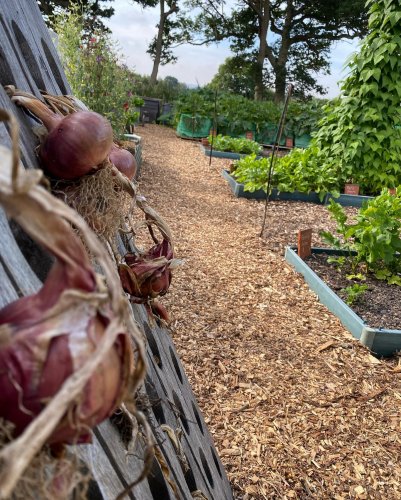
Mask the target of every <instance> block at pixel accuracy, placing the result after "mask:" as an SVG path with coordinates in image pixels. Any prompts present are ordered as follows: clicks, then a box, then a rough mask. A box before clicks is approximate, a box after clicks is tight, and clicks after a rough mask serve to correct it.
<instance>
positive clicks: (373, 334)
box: [285, 247, 401, 356]
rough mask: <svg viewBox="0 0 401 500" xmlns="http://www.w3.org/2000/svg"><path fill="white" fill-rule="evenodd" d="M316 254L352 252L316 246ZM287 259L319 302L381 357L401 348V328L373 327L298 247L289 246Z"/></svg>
mask: <svg viewBox="0 0 401 500" xmlns="http://www.w3.org/2000/svg"><path fill="white" fill-rule="evenodd" d="M312 253H315V254H317V253H326V254H330V255H348V252H346V251H345V252H340V251H338V250H333V249H328V248H312ZM285 260H286V261H287V262H288V263H289V264H291V265H292V266H293V267H294V268H295V269H296V270H297V271H298V272H299V273H301V274H302V275H303V277H304V278H305V281H306V282H307V283H308V285H309V286H310V288H311V289H312V290H313V291H314V292H315V293H316V294H317V296H318V298H319V301H320V302H321V303H322V304H324V305H325V306H326V307H327V308H328V309H329V310H330V311H331V312H332V313H333V314H335V315H336V316H337V318H338V319H339V320H340V321H341V323H342V324H343V325H344V326H345V328H346V329H347V330H348V331H349V332H350V333H351V334H352V335H353V337H355V338H356V339H358V340H359V341H360V342H361V343H362V344H363V345H364V346H366V347H368V348H369V349H370V350H371V351H372V353H373V354H376V355H378V356H391V355H392V354H394V353H395V352H396V351H399V350H401V330H386V329H383V328H370V327H369V326H368V325H367V324H366V323H365V322H364V321H363V320H362V318H361V317H360V316H358V315H357V314H355V312H354V311H353V310H352V309H351V308H350V307H349V306H348V305H347V304H346V303H345V302H344V301H343V300H341V299H340V297H339V296H338V295H337V294H336V293H334V292H333V290H331V288H330V287H328V286H327V285H326V284H325V283H324V282H323V281H322V280H321V279H320V278H319V276H318V275H317V274H316V273H315V272H314V271H312V269H311V268H310V267H309V266H308V264H307V263H306V262H304V261H303V260H302V259H301V258H300V257H299V256H298V254H297V251H296V248H295V247H286V250H285Z"/></svg>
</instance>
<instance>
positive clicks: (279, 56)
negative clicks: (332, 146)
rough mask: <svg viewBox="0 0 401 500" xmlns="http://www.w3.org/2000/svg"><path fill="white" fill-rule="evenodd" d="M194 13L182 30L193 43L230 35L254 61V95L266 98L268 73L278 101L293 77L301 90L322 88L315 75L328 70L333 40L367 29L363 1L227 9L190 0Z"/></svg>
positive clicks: (238, 51) (269, 1)
mask: <svg viewBox="0 0 401 500" xmlns="http://www.w3.org/2000/svg"><path fill="white" fill-rule="evenodd" d="M190 2H191V8H192V9H198V12H200V13H199V14H198V15H197V16H195V17H194V16H193V17H192V20H191V23H188V24H187V26H186V31H184V32H183V39H185V41H186V42H187V43H191V44H207V43H211V42H215V41H221V40H223V39H228V40H229V42H230V47H231V50H232V51H233V52H234V54H235V55H237V56H242V57H245V58H247V59H251V60H252V61H253V62H254V67H255V71H254V87H255V98H256V99H261V98H262V97H263V89H264V86H265V75H264V73H266V74H267V77H268V78H269V79H270V82H271V84H272V85H273V87H274V89H275V93H276V99H277V100H278V101H280V100H282V99H283V98H284V93H285V87H286V83H287V81H288V80H291V81H292V82H293V83H295V85H296V87H298V89H299V90H300V91H301V93H307V92H310V91H311V90H315V91H318V92H323V89H322V88H321V87H320V86H319V85H318V84H317V82H316V78H315V76H314V75H315V74H316V73H317V72H322V71H323V72H328V71H329V62H328V56H329V50H330V47H331V45H332V43H333V42H335V41H338V40H343V39H352V38H355V37H360V36H362V35H364V34H365V33H366V29H367V13H366V9H365V7H364V0H349V1H348V2H344V1H342V0H315V1H314V2H311V1H310V0H286V1H281V0H261V1H260V0H239V2H238V3H237V4H236V5H235V6H234V7H233V9H232V10H230V11H225V3H224V1H223V0H218V1H217V2H210V1H209V0H190Z"/></svg>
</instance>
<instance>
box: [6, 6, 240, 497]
mask: <svg viewBox="0 0 401 500" xmlns="http://www.w3.org/2000/svg"><path fill="white" fill-rule="evenodd" d="M0 37H1V40H2V47H1V49H0V83H1V87H0V108H2V109H4V110H8V111H10V112H11V113H12V114H13V115H15V117H16V118H17V120H18V123H19V124H20V142H19V146H20V148H21V159H22V162H23V165H24V166H25V168H27V169H28V170H30V169H35V168H37V167H38V160H37V157H36V155H35V148H36V146H37V138H36V137H35V135H34V134H33V132H32V127H33V126H35V125H37V124H38V123H37V121H34V120H33V119H32V117H31V116H29V115H28V114H27V113H25V112H24V111H22V109H20V108H18V107H17V106H16V105H15V104H14V103H12V102H11V100H10V98H9V96H8V95H7V94H6V92H5V89H4V88H3V87H4V86H5V85H15V86H16V87H18V88H19V89H23V90H25V91H26V92H30V93H33V94H34V95H36V96H37V97H40V98H41V94H40V92H39V89H40V90H42V91H43V90H46V91H47V92H48V93H50V94H56V95H60V94H68V93H69V92H70V89H69V85H68V82H67V81H66V79H65V76H64V74H63V70H62V68H61V66H60V63H59V59H58V55H57V53H56V50H55V48H54V46H53V44H52V41H51V38H50V36H49V34H48V31H47V29H46V27H45V24H44V22H43V19H42V16H41V14H40V12H39V9H38V6H37V4H36V2H35V1H34V0H29V1H27V0H16V1H15V2H11V3H10V2H7V1H5V0H4V1H3V0H1V2H0ZM10 130H12V129H10V127H9V126H6V125H5V124H4V123H2V124H0V138H1V141H0V142H1V145H2V147H7V148H11V147H12V146H13V145H15V144H16V140H17V139H16V137H15V136H11V135H10V133H11V132H10ZM2 158H3V157H2ZM3 161H5V160H4V158H3V159H2V162H3ZM3 167H4V168H5V165H3ZM10 172H11V170H10ZM22 175H23V174H22V173H20V174H19V176H20V177H18V178H21V176H22ZM33 178H34V177H33V176H32V179H33ZM9 182H11V181H10V179H7V178H6V177H5V176H4V170H2V183H3V185H2V187H1V190H0V191H1V194H2V195H3V192H6V191H7V185H6V184H7V183H9ZM13 186H14V184H13ZM30 186H31V188H30V189H39V191H40V189H41V188H40V187H39V186H38V187H37V188H36V187H33V185H31V184H30ZM13 189H14V188H13ZM24 189H25V188H24ZM3 190H5V191H3ZM24 192H25V191H24ZM22 196H25V195H22ZM46 196H50V195H46ZM56 206H58V205H56V204H55V205H54V207H56ZM54 209H55V208H54ZM29 215H30V214H28V216H29ZM32 216H33V214H32ZM52 217H53V216H50V215H49V221H50V219H52ZM49 223H50V222H49ZM76 223H77V224H78V225H79V224H80V222H78V219H77V222H76ZM0 227H1V240H0V241H1V242H0V254H1V259H0V283H1V285H0V289H1V294H0V301H1V302H0V306H1V307H3V306H5V305H7V304H9V303H10V302H12V301H14V300H16V299H18V298H19V297H23V296H25V295H30V294H33V293H36V292H37V291H38V290H39V289H40V288H41V286H42V281H43V280H45V279H46V276H47V274H48V271H49V269H50V268H51V266H52V264H53V260H54V259H52V258H50V256H49V254H48V253H47V252H45V251H44V250H43V248H42V247H41V246H39V245H37V244H36V243H35V242H34V241H33V240H32V239H31V238H30V237H29V236H28V234H27V233H26V231H24V230H22V229H21V226H20V225H18V224H16V223H14V222H12V221H10V220H8V218H7V217H6V215H5V213H4V211H3V210H1V214H0ZM71 238H74V237H72V236H71ZM50 240H51V238H50ZM44 244H45V245H46V240H44ZM98 244H99V243H98ZM124 244H125V245H129V242H127V241H125V243H124V242H123V241H122V240H121V241H120V247H121V248H122V250H121V251H124V249H123V246H124ZM94 251H95V250H94ZM96 252H97V251H95V254H96ZM130 317H131V319H130V320H129V321H130V322H131V321H134V323H132V324H133V325H134V324H136V325H138V326H137V327H136V328H139V330H138V331H140V332H141V337H142V338H143V341H144V345H145V351H146V354H145V355H146V365H147V373H146V378H145V381H144V383H143V384H142V385H141V386H140V387H139V389H138V392H137V394H136V395H135V397H136V399H137V407H138V408H140V409H141V410H142V413H143V415H144V418H145V420H146V422H147V423H145V422H142V423H141V421H138V423H136V421H135V423H134V421H131V420H130V417H129V413H124V412H123V413H121V412H120V413H119V414H118V413H117V414H116V415H114V417H113V418H112V419H107V420H105V421H103V422H102V423H101V424H100V425H99V426H98V427H96V429H95V430H94V433H93V441H92V444H87V445H77V446H72V447H71V448H69V449H68V450H67V452H66V453H67V454H68V455H71V454H75V456H76V457H77V458H76V459H75V460H78V463H77V467H78V468H79V469H80V470H81V472H82V471H83V474H86V473H85V470H86V471H87V470H90V471H91V479H90V480H89V490H88V494H87V495H88V496H87V497H88V498H104V499H112V498H116V497H117V496H118V495H119V494H120V493H121V492H122V491H124V490H126V493H125V496H127V497H128V498H141V499H154V498H160V499H161V498H163V499H167V498H171V499H173V498H185V499H187V498H188V499H189V498H193V495H195V496H197V497H198V498H209V499H212V498H221V499H230V498H232V493H231V487H230V485H229V483H228V480H227V477H226V474H225V471H224V467H223V465H222V463H221V461H220V459H219V457H218V453H217V452H216V450H215V448H214V445H213V441H212V439H211V436H210V433H209V431H208V428H207V425H206V423H205V420H204V418H203V416H202V413H201V411H200V410H199V408H198V405H197V403H196V400H195V397H194V395H193V392H192V390H191V387H190V384H189V383H188V380H187V378H186V375H185V372H184V369H183V366H182V364H181V362H180V359H179V356H178V354H177V351H176V349H175V346H174V343H173V342H172V339H171V335H170V332H169V331H168V330H167V329H166V328H165V326H163V323H162V322H160V321H156V319H155V318H156V317H153V315H152V314H149V313H148V312H147V311H146V310H145V307H144V306H143V305H140V304H138V305H133V306H132V312H131V316H130ZM130 324H131V323H130ZM102 345H103V344H102ZM62 366H63V365H62V363H60V365H59V368H60V369H61V368H62ZM127 415H128V416H127ZM127 419H128V420H127ZM138 425H139V427H138ZM136 428H137V431H135V429H136ZM146 428H147V429H148V431H149V432H150V435H148V438H147V439H144V438H142V437H141V436H142V434H143V433H144V429H146ZM28 429H30V427H28ZM40 432H41V429H40V428H38V429H37V434H40ZM145 434H146V433H145ZM135 436H136V437H135ZM150 436H153V437H151V438H150V441H154V443H156V453H155V456H154V458H152V459H151V461H150V463H149V470H148V472H147V474H146V477H144V478H142V480H141V481H139V482H137V483H136V480H137V479H138V478H140V476H141V474H142V471H143V469H144V466H145V462H146V457H147V455H146V454H147V449H148V446H147V444H146V443H148V444H149V442H150V441H149V437H150ZM5 437H6V435H4V433H3V429H2V437H1V439H2V450H1V451H0V453H1V466H0V497H1V498H8V497H9V495H10V491H11V490H12V488H13V487H14V486H15V484H16V485H17V486H16V487H17V490H18V488H20V487H22V488H24V486H23V484H24V481H23V480H21V479H20V480H18V478H21V477H23V478H26V480H27V481H28V484H29V485H28V487H27V490H22V491H27V492H26V493H25V494H24V497H25V498H28V497H32V498H41V497H43V498H48V497H49V496H52V497H53V498H55V497H60V494H61V493H60V491H62V484H61V483H58V485H57V484H56V483H54V484H53V485H52V483H51V481H50V486H49V485H48V486H49V488H50V489H48V490H46V488H45V487H46V484H47V483H49V477H51V476H49V477H48V478H47V479H46V478H42V480H41V479H40V474H41V470H43V471H44V473H45V475H46V472H45V470H46V471H47V472H48V473H49V474H51V473H50V470H51V467H52V466H53V465H54V460H55V461H56V462H57V458H51V457H50V455H49V458H48V462H47V465H46V464H44V465H43V466H42V467H45V469H41V468H40V467H41V466H40V465H38V463H37V462H35V460H34V461H33V462H32V464H31V466H28V468H27V471H24V469H25V466H27V465H28V464H29V462H30V460H31V459H33V458H34V455H35V448H33V447H32V448H30V446H25V447H24V448H23V449H24V453H25V455H24V457H23V459H24V460H26V461H27V462H25V464H24V465H23V466H22V469H21V468H19V467H20V466H21V455H20V454H18V457H17V459H13V458H12V455H11V454H10V453H11V451H10V450H11V448H10V446H11V445H10V444H7V442H8V441H7V440H6V441H4V439H5ZM34 437H35V438H36V437H37V436H34ZM23 438H25V434H23V435H22V436H21V439H23ZM38 439H40V438H38ZM32 442H33V441H32ZM37 442H38V441H35V443H37ZM42 442H43V441H42ZM13 443H15V441H13ZM28 443H29V441H28ZM39 443H40V441H39ZM36 446H38V445H37V444H36ZM39 449H40V448H39ZM39 449H38V448H36V451H38V450H39ZM31 452H32V453H31ZM30 453H31V455H29V454H30ZM42 453H46V452H45V451H43V452H42ZM49 453H50V452H49ZM56 456H57V453H55V455H54V457H56ZM29 457H30V458H29ZM52 460H53V462H52ZM58 477H59V479H60V480H61V481H62V482H63V481H66V483H67V487H68V483H69V482H70V479H68V476H66V477H65V478H64V477H63V473H62V472H61V475H60V476H58ZM59 479H57V481H58V480H59ZM21 484H22V486H21ZM71 484H73V482H72V479H71ZM133 484H134V486H132V485H133ZM35 485H36V486H38V487H39V488H42V487H43V490H41V489H39V490H35V489H34V488H35ZM64 486H66V484H64ZM53 487H54V488H56V489H55V490H52V488H53ZM57 488H60V490H59V491H57ZM63 498H65V496H63Z"/></svg>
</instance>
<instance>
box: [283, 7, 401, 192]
mask: <svg viewBox="0 0 401 500" xmlns="http://www.w3.org/2000/svg"><path fill="white" fill-rule="evenodd" d="M367 5H368V6H370V17H369V35H368V36H367V37H366V38H365V40H364V41H363V43H362V45H361V47H360V50H359V52H358V53H357V54H356V55H354V56H353V57H352V58H351V60H350V62H349V68H350V73H349V76H348V77H347V78H346V79H345V81H344V82H343V84H342V95H341V96H340V97H339V98H337V99H335V100H333V101H332V102H331V103H329V104H328V105H327V106H326V107H325V108H324V116H323V118H322V120H321V121H320V123H319V126H320V128H319V130H318V131H317V132H316V134H315V135H314V136H313V139H312V142H311V146H312V147H313V151H314V155H313V157H312V156H310V157H308V159H307V161H308V162H310V163H311V168H314V169H322V170H323V171H324V170H327V171H329V172H331V173H332V174H334V176H335V177H336V178H337V179H338V184H339V185H340V187H342V186H343V185H344V183H345V182H346V181H347V179H350V178H352V179H353V180H354V182H357V183H358V184H359V185H360V187H361V189H362V192H363V193H364V194H374V195H376V194H378V193H380V191H381V189H382V188H383V187H386V186H387V187H394V186H398V185H400V184H401V130H400V128H399V124H400V123H401V107H400V98H401V85H400V74H401V57H400V54H401V22H400V20H401V3H400V2H399V0H368V2H367ZM291 157H292V155H290V158H291ZM297 161H298V158H297V157H294V164H296V163H297Z"/></svg>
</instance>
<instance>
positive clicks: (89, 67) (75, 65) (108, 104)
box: [52, 5, 138, 135]
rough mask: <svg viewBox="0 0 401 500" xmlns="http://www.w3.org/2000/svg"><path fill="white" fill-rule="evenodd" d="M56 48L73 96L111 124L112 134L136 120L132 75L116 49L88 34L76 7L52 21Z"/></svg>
mask: <svg viewBox="0 0 401 500" xmlns="http://www.w3.org/2000/svg"><path fill="white" fill-rule="evenodd" d="M52 26H53V29H54V30H55V31H56V33H57V35H58V49H59V52H60V54H61V60H62V63H63V66H64V70H65V72H66V75H67V78H68V81H69V83H70V85H71V89H72V92H73V94H74V95H75V96H76V97H78V98H79V99H81V100H82V101H83V102H84V103H85V104H86V105H87V106H88V107H89V108H90V109H92V110H93V111H96V112H98V113H100V114H102V115H103V116H105V117H106V118H108V119H109V121H110V122H111V124H112V127H113V130H114V132H115V133H116V135H121V134H123V133H124V132H125V130H126V127H127V125H132V123H133V122H135V121H136V119H137V116H138V115H137V110H136V109H135V108H136V106H137V105H138V101H137V100H136V98H135V95H134V94H135V92H134V85H133V81H132V72H130V71H129V70H128V68H127V67H126V66H124V65H123V64H122V63H121V54H120V51H119V48H118V46H117V45H116V44H115V43H114V42H113V41H112V40H111V38H110V35H109V34H108V33H107V32H104V31H102V30H100V29H97V30H95V31H93V32H92V33H91V34H88V33H87V32H86V31H85V26H84V20H83V15H82V12H81V10H80V7H79V6H78V5H72V6H71V8H70V9H69V10H68V11H66V10H61V11H59V13H58V14H57V15H56V16H55V17H54V18H53V20H52Z"/></svg>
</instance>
